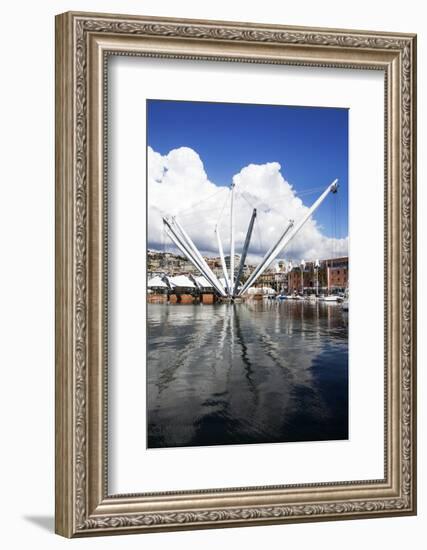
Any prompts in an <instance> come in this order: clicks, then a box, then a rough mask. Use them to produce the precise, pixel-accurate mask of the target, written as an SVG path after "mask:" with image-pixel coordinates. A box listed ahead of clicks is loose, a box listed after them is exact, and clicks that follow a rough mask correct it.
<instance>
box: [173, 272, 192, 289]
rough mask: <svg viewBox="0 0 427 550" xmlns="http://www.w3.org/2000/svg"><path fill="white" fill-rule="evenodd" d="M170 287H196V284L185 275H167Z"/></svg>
mask: <svg viewBox="0 0 427 550" xmlns="http://www.w3.org/2000/svg"><path fill="white" fill-rule="evenodd" d="M167 280H168V282H169V284H170V285H171V286H172V287H185V288H196V285H195V284H194V283H193V281H192V280H191V279H189V278H188V277H187V276H186V275H177V276H176V277H167Z"/></svg>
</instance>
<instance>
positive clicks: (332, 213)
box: [147, 100, 348, 238]
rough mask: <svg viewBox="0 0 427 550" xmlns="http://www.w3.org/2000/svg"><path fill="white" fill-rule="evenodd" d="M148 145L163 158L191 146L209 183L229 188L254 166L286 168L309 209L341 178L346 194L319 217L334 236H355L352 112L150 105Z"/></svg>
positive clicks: (326, 205) (153, 102)
mask: <svg viewBox="0 0 427 550" xmlns="http://www.w3.org/2000/svg"><path fill="white" fill-rule="evenodd" d="M147 121H148V124H147V145H149V146H151V147H152V148H153V149H154V150H155V151H157V152H159V153H160V154H162V155H166V154H168V153H169V151H171V150H172V149H176V148H179V147H190V148H192V149H194V150H195V151H197V153H198V154H199V155H200V158H201V159H202V161H203V164H204V168H205V170H206V173H207V176H208V178H209V179H210V180H211V181H212V182H213V183H215V184H216V185H218V186H229V185H230V183H231V180H232V177H233V175H235V174H237V173H238V172H240V170H241V169H242V168H243V167H245V166H247V165H249V164H265V163H267V162H279V163H280V165H281V173H282V175H283V177H284V178H285V179H286V180H287V181H288V182H289V183H291V184H292V185H293V187H294V189H295V191H296V192H297V194H298V195H300V197H301V200H302V201H303V202H304V204H306V205H307V206H309V205H310V204H311V203H312V202H314V200H315V199H316V198H317V196H318V195H319V194H320V191H316V192H313V193H307V191H308V190H312V189H313V188H315V189H318V188H322V187H323V188H324V187H326V186H327V185H328V184H329V183H330V182H331V181H332V180H334V179H335V178H338V179H339V185H340V187H339V192H338V194H337V195H336V196H335V197H334V199H333V200H331V198H329V197H328V199H327V200H326V201H325V202H324V203H323V204H322V206H321V207H320V208H319V209H318V210H317V212H316V213H315V216H314V217H315V219H316V221H317V222H318V223H319V224H320V226H321V228H322V233H323V234H324V235H326V236H328V237H336V238H342V237H346V236H347V235H348V110H347V109H337V108H323V107H321V108H319V107H294V106H278V105H249V104H236V103H206V102H193V101H162V100H148V101H147Z"/></svg>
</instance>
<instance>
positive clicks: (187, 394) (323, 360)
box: [147, 301, 348, 448]
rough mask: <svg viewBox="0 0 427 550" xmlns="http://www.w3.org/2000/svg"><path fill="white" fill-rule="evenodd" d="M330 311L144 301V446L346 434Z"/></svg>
mask: <svg viewBox="0 0 427 550" xmlns="http://www.w3.org/2000/svg"><path fill="white" fill-rule="evenodd" d="M347 320H348V317H347V314H346V313H344V312H342V310H341V307H340V306H338V305H327V304H321V303H320V304H309V303H302V302H290V301H285V302H281V303H278V302H273V301H272V302H265V301H264V302H253V303H249V302H247V303H242V304H236V305H231V304H217V305H163V304H148V360H147V369H148V376H147V380H148V382H147V383H148V387H147V391H148V395H147V403H148V447H150V448H154V447H177V446H197V445H228V444H243V443H271V442H287V441H316V440H337V439H347V437H348V326H347Z"/></svg>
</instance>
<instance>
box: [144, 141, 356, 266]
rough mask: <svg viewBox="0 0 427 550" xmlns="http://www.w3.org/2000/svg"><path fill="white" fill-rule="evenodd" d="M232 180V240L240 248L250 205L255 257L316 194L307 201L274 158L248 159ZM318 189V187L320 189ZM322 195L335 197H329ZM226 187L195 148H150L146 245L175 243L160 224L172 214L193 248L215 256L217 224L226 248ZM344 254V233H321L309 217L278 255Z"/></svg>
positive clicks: (298, 216) (301, 213)
mask: <svg viewBox="0 0 427 550" xmlns="http://www.w3.org/2000/svg"><path fill="white" fill-rule="evenodd" d="M233 181H234V183H235V239H236V252H240V250H241V248H242V247H243V243H244V240H245V236H246V231H247V227H248V224H249V219H250V217H251V213H252V208H256V209H257V220H256V223H255V229H254V233H253V236H252V241H251V246H250V249H249V259H251V260H253V261H255V259H259V257H260V256H262V255H263V254H264V253H265V252H266V250H267V249H268V248H269V247H270V245H271V244H272V243H273V242H274V240H277V239H278V238H279V236H280V234H281V233H282V232H283V230H284V228H285V227H286V224H287V222H288V220H289V219H293V220H294V221H295V222H296V223H297V222H298V221H299V220H300V219H301V218H302V217H303V216H304V215H305V214H306V213H307V211H308V208H309V206H310V204H311V202H313V201H314V200H315V199H316V198H317V196H316V195H314V196H310V199H309V200H307V204H304V203H303V201H302V200H301V199H300V198H299V197H298V196H297V194H296V193H295V191H294V189H293V187H292V185H291V184H290V183H289V182H287V181H286V180H285V179H284V178H283V176H282V174H281V166H280V164H279V163H277V162H269V163H266V164H261V165H257V164H249V165H248V166H245V167H244V168H242V170H241V171H240V172H239V173H238V174H236V175H235V176H234V177H233ZM319 194H320V192H319ZM326 200H333V198H332V199H331V198H330V197H328V198H327V199H326ZM229 204H230V189H229V188H228V187H221V186H217V185H215V183H213V182H211V181H210V180H209V179H208V177H207V174H206V172H205V169H204V166H203V162H202V160H201V158H200V156H199V155H198V153H197V152H196V151H194V150H193V149H190V148H188V147H180V148H178V149H173V150H172V151H170V152H169V153H168V154H167V155H161V154H159V153H157V152H156V151H154V150H153V149H152V148H151V147H148V246H149V247H150V248H155V249H159V250H162V249H164V248H165V247H166V248H167V249H168V250H172V249H173V248H174V247H173V245H172V243H170V241H169V240H168V237H167V236H166V235H165V232H164V229H163V222H162V217H163V216H165V215H167V216H171V215H174V216H176V217H177V219H178V220H179V221H180V223H181V224H182V225H183V226H184V228H185V229H186V231H187V233H188V234H189V235H190V237H191V238H192V239H193V241H194V242H195V244H196V245H197V247H198V248H199V249H200V250H201V251H202V252H203V253H204V254H209V255H217V254H218V249H217V244H216V237H215V233H214V229H215V226H216V225H217V224H218V226H219V229H220V232H221V237H222V241H223V246H224V250H225V253H226V254H227V253H228V249H229V225H230V212H229V210H230V209H229ZM347 254H348V237H346V238H343V239H333V238H330V237H327V236H325V235H323V234H322V231H321V228H320V227H319V226H318V224H317V223H316V221H315V220H314V219H313V218H310V219H309V220H308V221H307V223H306V224H305V225H304V227H303V228H302V229H301V231H300V232H299V233H298V234H297V236H296V237H295V238H294V239H293V240H292V241H291V243H290V244H289V246H288V247H287V248H286V249H285V250H284V251H283V252H282V253H281V254H280V255H279V257H280V258H287V259H293V260H299V259H302V258H304V259H306V260H313V259H316V258H321V259H322V258H331V257H334V256H335V257H338V256H342V255H347Z"/></svg>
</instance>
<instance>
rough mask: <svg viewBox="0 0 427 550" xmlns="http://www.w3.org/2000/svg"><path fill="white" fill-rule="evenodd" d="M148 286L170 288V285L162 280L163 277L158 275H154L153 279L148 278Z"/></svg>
mask: <svg viewBox="0 0 427 550" xmlns="http://www.w3.org/2000/svg"><path fill="white" fill-rule="evenodd" d="M147 287H148V288H168V285H167V284H166V283H165V282H164V281H163V280H162V278H161V277H159V276H158V275H156V277H153V278H152V279H149V280H148V283H147Z"/></svg>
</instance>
